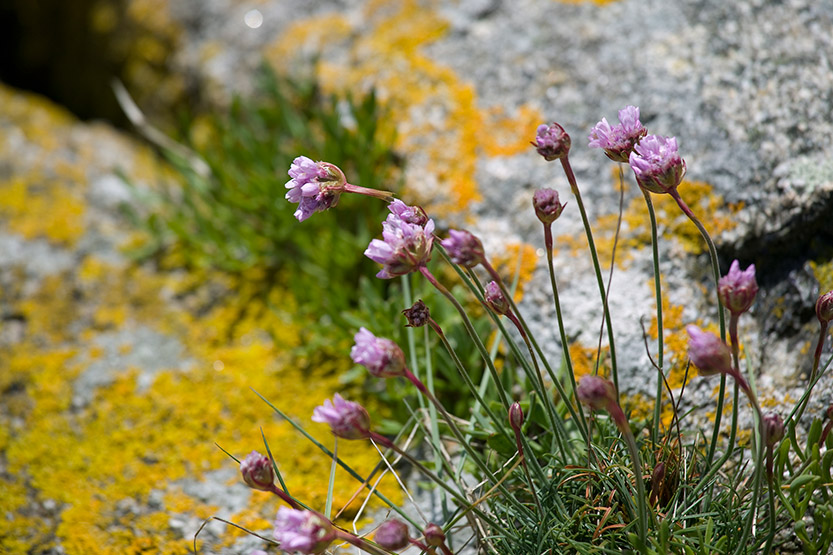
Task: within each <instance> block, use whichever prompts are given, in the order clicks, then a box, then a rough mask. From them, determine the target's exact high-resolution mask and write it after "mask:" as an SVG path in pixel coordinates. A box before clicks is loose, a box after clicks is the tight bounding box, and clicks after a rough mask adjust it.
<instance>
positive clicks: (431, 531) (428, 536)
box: [425, 522, 445, 547]
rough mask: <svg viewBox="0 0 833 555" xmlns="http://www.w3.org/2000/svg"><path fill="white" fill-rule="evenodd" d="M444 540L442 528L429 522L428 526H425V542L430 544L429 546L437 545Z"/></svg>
mask: <svg viewBox="0 0 833 555" xmlns="http://www.w3.org/2000/svg"><path fill="white" fill-rule="evenodd" d="M443 542H445V533H444V532H443V529H442V528H440V527H439V526H437V525H436V524H434V523H433V522H430V523H429V524H428V526H426V527H425V543H427V544H428V545H430V546H431V547H439V546H441V545H442V544H443Z"/></svg>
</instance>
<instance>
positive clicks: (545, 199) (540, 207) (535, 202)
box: [532, 189, 567, 224]
mask: <svg viewBox="0 0 833 555" xmlns="http://www.w3.org/2000/svg"><path fill="white" fill-rule="evenodd" d="M566 205H567V204H566V203H565V204H561V203H560V202H559V201H558V191H556V190H555V189H538V190H537V191H535V193H534V194H533V195H532V206H533V207H534V208H535V215H536V216H538V219H539V220H541V222H542V223H544V224H551V223H552V222H554V221H555V220H557V219H558V217H559V216H560V215H561V212H562V211H563V210H564V207H565V206H566Z"/></svg>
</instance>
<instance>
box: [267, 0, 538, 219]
mask: <svg viewBox="0 0 833 555" xmlns="http://www.w3.org/2000/svg"><path fill="white" fill-rule="evenodd" d="M359 24H360V25H362V26H363V27H362V29H361V30H359V29H357V27H356V24H354V23H353V22H351V21H348V20H347V19H346V18H344V17H342V16H339V15H333V16H329V17H327V18H326V19H325V20H324V21H322V20H321V17H320V16H316V17H315V19H312V20H306V21H300V22H296V23H294V24H293V25H292V26H290V29H289V30H288V31H287V32H286V33H284V35H283V37H282V38H281V39H280V40H279V41H278V42H276V43H275V44H274V45H273V46H272V47H270V48H269V49H268V51H267V53H266V55H267V58H268V59H269V60H270V61H271V62H272V63H273V64H274V65H276V66H277V67H279V68H283V67H286V66H287V64H289V63H291V62H292V60H294V59H297V56H298V53H299V52H305V51H306V52H319V51H321V50H322V49H323V48H324V47H325V46H328V45H334V44H342V45H343V47H344V49H345V50H347V51H348V52H349V55H348V56H345V58H344V59H345V60H347V63H343V62H341V61H339V62H335V61H332V60H328V59H326V58H325V59H323V60H322V61H321V62H320V63H319V66H318V68H317V77H318V79H319V80H320V81H321V82H322V83H323V84H324V86H325V88H327V89H328V90H330V91H336V90H344V89H347V90H362V89H366V88H368V87H369V86H373V87H375V88H376V89H377V90H378V91H379V93H380V95H381V96H382V98H383V99H384V100H385V103H386V106H388V108H389V109H390V118H389V119H390V121H394V122H397V131H398V135H397V137H398V142H397V145H396V147H397V149H399V150H401V151H403V152H405V153H409V154H415V155H416V156H417V159H419V160H423V161H424V163H422V164H420V166H421V168H423V169H424V170H423V171H424V172H426V173H423V174H421V175H418V176H417V175H411V176H410V177H409V182H408V183H407V184H406V192H407V194H408V195H409V196H410V197H412V198H413V199H415V200H416V201H418V202H421V203H423V204H425V205H426V206H427V207H428V208H429V209H430V210H432V211H436V212H440V213H448V212H461V211H464V210H465V209H466V207H467V205H468V204H469V203H471V202H473V201H476V200H478V199H479V198H480V193H479V191H478V188H477V183H476V180H475V177H474V176H475V169H476V163H477V159H478V156H479V155H480V154H481V153H483V154H485V155H488V156H495V155H505V154H514V153H517V152H520V150H521V149H524V148H528V144H527V141H528V138H529V137H530V136H533V135H534V132H535V126H536V125H537V123H540V121H541V120H542V118H541V117H540V115H539V114H538V112H537V110H535V109H534V108H532V107H531V106H518V107H515V108H510V109H509V110H506V109H504V107H502V106H493V107H486V108H482V107H480V106H479V101H478V96H477V91H476V90H475V89H474V87H473V86H472V85H471V84H469V83H466V82H465V81H463V80H462V79H461V78H460V77H459V76H457V75H456V74H455V72H454V71H452V70H451V69H450V68H448V67H445V66H442V65H440V64H438V63H437V62H435V61H433V60H431V59H430V58H428V57H427V56H425V55H424V54H423V53H422V52H421V49H422V47H423V46H425V45H427V44H430V43H431V42H433V41H436V40H438V39H439V38H441V37H442V36H443V35H444V34H445V32H446V30H447V28H448V24H447V22H446V21H445V20H443V19H442V18H441V17H440V16H439V15H438V14H437V12H436V11H435V10H434V9H433V4H431V3H430V2H429V5H428V6H426V5H425V3H424V2H417V1H416V0H406V1H404V2H399V1H398V0H397V1H394V0H376V1H374V2H369V3H368V4H367V5H366V7H365V10H364V17H362V18H361V22H360V23H359ZM365 26H366V27H369V28H368V29H365V28H364V27H365ZM357 34H358V35H359V36H358V37H356V35H357ZM348 38H349V41H348ZM427 112H432V113H438V114H441V115H442V117H439V118H428V117H425V116H424V114H425V113H427ZM429 183H433V184H434V185H433V186H431V187H427V186H426V185H427V184H429Z"/></svg>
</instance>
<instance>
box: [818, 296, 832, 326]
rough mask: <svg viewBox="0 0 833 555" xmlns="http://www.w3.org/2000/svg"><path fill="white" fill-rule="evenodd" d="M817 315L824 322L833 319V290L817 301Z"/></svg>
mask: <svg viewBox="0 0 833 555" xmlns="http://www.w3.org/2000/svg"><path fill="white" fill-rule="evenodd" d="M816 317H817V318H818V319H819V322H821V323H822V324H826V323H827V322H829V321H830V320H833V291H828V292H827V293H825V294H824V295H822V296H820V297H819V300H817V301H816Z"/></svg>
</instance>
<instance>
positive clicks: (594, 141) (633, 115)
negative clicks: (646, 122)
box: [589, 106, 648, 162]
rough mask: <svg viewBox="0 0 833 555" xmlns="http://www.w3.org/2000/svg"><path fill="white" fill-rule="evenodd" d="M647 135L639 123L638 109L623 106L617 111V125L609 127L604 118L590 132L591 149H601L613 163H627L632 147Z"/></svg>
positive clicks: (646, 131)
mask: <svg viewBox="0 0 833 555" xmlns="http://www.w3.org/2000/svg"><path fill="white" fill-rule="evenodd" d="M647 133H648V130H647V129H645V127H643V125H642V123H641V122H640V121H639V108H637V107H636V106H625V107H624V108H622V109H621V110H619V125H610V124H609V123H608V122H607V120H606V119H605V118H602V121H600V122H599V123H597V124H596V126H595V127H594V128H593V130H592V131H590V137H589V139H590V143H589V146H590V147H591V148H601V149H603V150H604V152H605V155H607V157H608V158H610V159H611V160H613V161H614V162H627V161H628V159H629V157H630V154H631V152H633V147H634V146H635V145H636V144H637V143H638V142H639V140H640V139H641V138H642V137H644V136H645V135H646V134H647Z"/></svg>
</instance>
